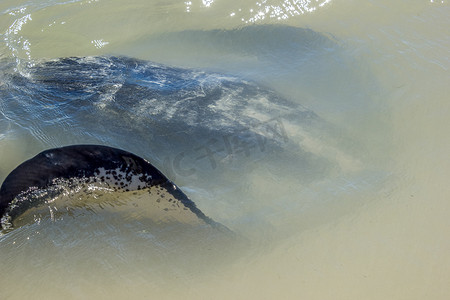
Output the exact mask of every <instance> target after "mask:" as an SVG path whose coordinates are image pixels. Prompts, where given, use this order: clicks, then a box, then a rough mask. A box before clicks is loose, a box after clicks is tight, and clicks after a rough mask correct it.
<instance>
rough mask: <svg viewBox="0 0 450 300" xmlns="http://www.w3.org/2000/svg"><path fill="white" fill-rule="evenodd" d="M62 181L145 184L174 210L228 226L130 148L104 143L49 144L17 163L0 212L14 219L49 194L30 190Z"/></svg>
mask: <svg viewBox="0 0 450 300" xmlns="http://www.w3.org/2000/svg"><path fill="white" fill-rule="evenodd" d="M61 182H70V183H71V184H72V185H73V184H75V185H80V184H94V185H103V187H107V188H109V189H112V190H115V191H116V190H121V191H127V192H128V191H134V190H141V189H142V190H145V189H147V190H148V191H149V193H155V194H157V197H156V198H155V197H153V198H152V201H156V202H158V203H160V202H161V201H163V202H165V204H167V203H170V207H171V210H173V209H176V210H178V211H181V212H182V213H183V214H186V215H187V214H193V215H194V216H195V218H197V219H198V220H199V221H200V222H201V223H205V224H208V225H211V226H213V227H215V228H222V229H225V227H224V226H222V225H220V224H218V223H216V222H214V221H212V220H211V219H210V218H208V217H207V216H205V215H204V214H203V213H202V212H201V211H200V210H199V209H198V208H197V207H196V206H195V204H194V202H192V201H191V200H189V198H188V197H187V196H186V195H185V194H184V193H183V192H182V191H181V190H180V189H179V188H178V187H177V186H176V185H175V184H174V183H173V182H171V181H170V180H169V179H168V178H167V177H166V176H164V175H163V174H162V173H161V172H160V171H159V170H157V169H156V168H155V167H154V166H152V165H151V164H150V163H149V162H148V161H146V160H144V159H142V158H141V157H139V156H137V155H134V154H132V153H130V152H127V151H124V150H120V149H116V148H111V147H107V146H101V145H73V146H66V147H62V148H55V149H50V150H46V151H44V152H41V153H39V154H38V155H36V156H35V157H33V158H31V159H29V160H27V161H25V162H24V163H22V164H21V165H19V166H18V167H17V168H16V169H14V170H13V171H12V172H11V173H10V174H9V175H8V177H7V178H6V179H5V181H4V182H3V184H2V186H1V189H0V216H5V217H4V219H3V220H2V221H3V223H5V222H7V223H10V222H12V221H13V219H14V218H15V217H17V216H18V215H20V214H22V213H24V212H25V211H26V210H27V209H28V208H30V207H32V206H36V205H38V204H40V203H39V202H40V201H42V200H44V199H45V198H43V197H32V196H31V197H30V195H32V194H35V193H37V192H41V191H43V190H48V189H51V188H52V186H56V185H58V184H61ZM52 196H54V195H52ZM36 199H37V200H36ZM166 210H168V209H166ZM162 211H163V210H162ZM3 225H4V224H3Z"/></svg>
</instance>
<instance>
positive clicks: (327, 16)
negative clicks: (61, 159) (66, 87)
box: [0, 0, 450, 299]
mask: <svg viewBox="0 0 450 300" xmlns="http://www.w3.org/2000/svg"><path fill="white" fill-rule="evenodd" d="M449 13H450V6H449V4H448V1H446V0H443V1H432V0H414V1H407V2H405V1H404V2H395V3H394V2H392V1H384V0H383V1H371V0H364V1H357V2H356V1H339V0H333V1H331V0H320V1H317V0H311V1H309V0H305V1H298V0H258V1H256V0H250V1H222V0H214V1H212V0H211V1H205V0H202V1H200V0H198V1H195V0H190V1H185V0H180V1H178V0H171V1H142V0H133V1H127V2H126V3H125V2H124V1H119V0H112V1H106V0H97V1H93V0H78V1H77V0H73V1H64V0H54V1H40V0H33V1H12V0H8V1H2V3H1V4H0V34H1V37H2V42H1V44H0V45H1V46H0V49H1V52H0V53H1V54H0V69H1V71H0V72H1V73H0V91H6V92H5V93H4V95H6V94H7V92H8V91H10V90H13V89H14V87H15V85H17V86H19V87H21V90H20V91H18V92H17V93H16V94H13V95H21V96H20V97H19V96H14V97H9V98H3V99H0V180H2V181H3V180H4V178H5V177H6V176H7V175H8V173H9V172H10V171H11V170H13V169H14V168H15V167H16V166H17V165H19V164H20V163H21V162H23V161H25V160H26V159H28V158H30V157H32V156H34V155H36V154H37V153H39V152H40V151H43V150H45V149H48V148H51V147H57V146H62V145H68V144H72V143H102V144H108V145H111V146H117V147H119V146H120V147H121V148H127V149H126V150H128V151H132V152H136V154H138V155H141V156H143V157H144V158H146V159H148V160H150V161H151V162H152V163H154V164H155V165H156V166H157V167H158V168H159V169H160V170H161V171H162V172H163V173H165V174H166V175H167V176H168V177H169V178H171V179H172V180H174V181H175V183H176V184H177V185H178V186H179V187H180V188H181V189H182V190H183V191H184V192H185V193H186V194H188V196H189V197H190V198H191V199H192V200H193V201H194V202H195V203H196V204H197V205H198V207H199V208H200V209H201V210H202V211H203V212H205V214H207V215H208V216H210V217H211V218H212V219H214V220H216V221H218V222H220V223H222V224H224V225H225V226H227V227H228V228H230V229H231V230H232V231H233V232H234V234H235V235H236V236H235V237H233V238H232V239H230V238H229V237H228V236H227V237H224V236H221V235H220V234H216V233H214V232H210V231H208V229H205V228H203V229H199V228H197V227H195V226H193V227H192V226H187V227H186V226H181V227H179V225H180V224H171V225H168V226H167V227H166V226H165V224H163V225H164V226H160V225H161V224H157V225H158V226H156V225H155V224H154V222H153V221H152V220H154V218H155V217H154V216H150V215H151V212H152V211H153V210H152V209H153V208H151V207H150V206H149V205H148V203H146V202H143V200H142V199H141V198H139V195H133V194H114V195H112V196H111V197H112V198H113V199H111V198H108V197H109V196H107V197H106V198H107V199H109V201H106V202H105V203H106V204H104V203H98V202H95V201H96V200H95V199H92V198H90V196H89V195H85V194H82V195H80V196H79V198H77V199H78V200H80V199H81V200H80V201H81V202H71V203H70V204H67V203H66V202H64V201H63V202H61V203H60V204H55V206H53V208H52V207H51V206H50V207H48V206H47V207H46V206H43V207H38V208H36V209H37V211H39V213H41V214H43V215H42V218H36V216H37V215H38V213H36V211H30V212H29V213H30V215H29V216H28V219H26V222H24V224H23V226H22V227H19V228H16V229H14V230H12V231H10V232H8V233H6V234H4V235H2V236H0V268H1V270H2V276H1V277H0V289H1V296H0V298H1V299H25V298H31V297H37V298H46V299H59V298H62V297H64V298H65V299H103V298H108V299H119V298H123V297H128V298H130V297H131V298H148V297H149V295H151V296H152V297H155V298H163V299H181V298H183V299H190V298H195V299H199V298H200V299H277V298H282V299H300V298H301V299H424V298H432V299H449V297H450V288H449V286H450V285H449V282H450V271H449V270H450V257H449V254H448V253H450V239H449V238H448V229H449V228H450V221H449V218H448V212H449V211H450V205H449V203H448V201H447V200H448V197H449V196H450V189H449V187H448V186H449V185H448V178H449V175H450V172H449V170H450V160H449V159H448V153H450V143H449V139H448V129H449V128H450V123H449V121H448V113H449V112H450V107H449V104H448V101H447V100H448V95H449V92H450V90H449V87H448V81H449V79H450V78H449V75H448V71H449V68H450V62H449V59H448V49H449V48H450V39H449V36H450V35H449V31H448V28H450V26H449V25H450V24H449V18H448V16H449ZM109 55H112V56H118V57H122V56H126V57H132V58H137V59H143V60H146V61H152V62H155V63H156V64H165V65H168V66H171V67H174V68H188V69H189V70H192V72H191V73H186V74H189V76H192V77H195V76H196V78H200V79H199V82H200V86H201V87H207V86H208V85H207V84H211V82H212V81H210V82H208V80H211V79H214V80H215V82H219V81H220V80H222V81H223V82H227V84H231V83H230V82H234V80H238V79H239V80H242V82H245V83H246V84H247V85H246V87H247V88H249V87H253V86H258V88H254V89H255V90H257V91H258V93H259V94H257V95H259V96H258V97H256V96H255V97H254V98H248V99H246V100H248V101H249V102H248V103H247V105H248V106H247V107H246V108H247V109H246V110H245V109H244V110H242V112H244V113H245V114H246V116H252V117H254V118H259V120H267V119H268V118H267V116H270V114H271V113H274V112H275V111H276V112H280V111H283V109H285V107H284V106H282V105H281V106H277V107H275V106H273V105H274V104H273V103H270V102H268V101H267V99H268V98H269V96H270V97H272V95H275V94H276V95H279V96H278V97H279V98H276V99H277V101H281V100H279V99H286V101H289V102H291V103H295V104H296V105H301V108H295V109H291V112H300V111H301V112H303V113H304V112H305V111H307V110H311V111H312V112H314V115H315V116H317V119H318V120H319V121H317V122H316V121H314V120H316V119H314V118H312V119H311V120H310V121H304V120H298V119H296V118H288V117H286V115H283V117H282V118H279V119H276V118H273V119H269V120H271V121H270V122H272V123H270V122H268V123H264V124H266V125H267V126H268V127H266V128H269V130H272V131H270V132H271V137H273V139H274V140H275V142H274V145H275V146H277V147H275V146H273V145H272V144H270V141H269V143H268V144H261V143H260V144H257V143H256V144H255V147H254V148H252V151H247V152H246V149H240V150H241V151H240V152H236V151H234V150H235V148H229V149H232V150H233V153H232V154H233V155H231V154H230V155H222V156H220V158H219V157H218V156H215V157H214V158H212V156H207V154H208V153H206V154H205V152H200V151H204V150H205V149H207V150H208V149H209V148H205V147H204V145H203V144H195V143H194V142H197V140H198V136H201V134H200V133H201V132H202V131H190V132H191V133H192V132H194V133H195V135H194V134H192V135H191V137H190V139H189V138H184V139H181V138H180V139H178V137H179V136H176V135H175V133H176V134H179V132H183V130H186V132H189V130H191V129H192V128H185V127H186V124H188V119H187V118H186V119H185V120H182V121H183V122H185V123H182V124H184V126H185V127H183V125H180V124H178V123H176V124H175V123H174V127H171V128H173V129H174V130H173V131H176V132H175V133H174V132H171V131H170V130H169V131H164V130H162V129H161V130H160V129H159V127H158V126H159V125H161V122H162V121H161V120H162V119H160V120H157V122H153V120H152V119H151V118H152V117H154V116H157V112H156V111H149V110H148V107H151V106H149V105H151V104H152V103H153V102H157V101H156V100H155V99H153V100H152V99H149V101H143V100H145V99H127V98H124V99H125V100H127V101H129V102H126V103H125V104H122V103H118V101H119V100H118V98H117V97H118V95H122V97H125V96H126V91H122V94H120V92H121V89H122V88H123V86H124V80H123V78H122V77H123V76H124V75H123V74H125V73H126V72H125V71H124V73H120V72H119V73H117V72H116V69H114V66H115V65H114V63H111V65H110V66H111V67H110V68H103V67H104V66H105V65H106V66H107V63H108V62H107V63H106V64H104V65H101V68H99V69H98V70H97V71H96V72H97V73H95V72H94V70H84V71H85V72H84V73H82V74H83V76H85V77H86V78H91V77H92V78H93V80H94V79H95V76H99V77H101V76H104V77H106V78H107V79H105V80H108V76H113V75H114V74H116V75H117V74H120V76H118V77H117V78H116V77H113V78H109V79H111V84H110V85H108V88H109V89H107V90H105V92H104V93H103V94H102V95H100V96H101V97H99V98H95V99H96V100H98V101H99V102H98V103H97V102H96V103H89V102H83V105H81V104H79V103H78V102H77V101H76V97H75V95H77V94H76V93H75V92H80V95H81V93H82V92H86V91H81V90H76V89H75V90H76V91H75V92H74V93H73V94H71V95H72V96H73V97H74V98H73V99H75V100H70V101H69V99H67V100H66V99H59V100H58V101H59V102H58V101H56V100H55V99H57V98H52V97H51V96H48V95H55V94H52V87H51V86H43V85H39V82H40V81H39V80H43V78H44V77H45V76H51V74H50V75H49V74H41V75H40V76H41V78H39V77H36V76H37V75H36V74H37V73H36V72H35V70H40V69H39V68H40V67H42V62H43V61H47V60H50V59H56V58H64V57H73V56H75V57H83V56H96V57H97V56H109ZM98 61H99V59H96V58H87V59H86V62H87V63H94V64H95V63H97V62H98ZM136 65H138V63H136ZM36 68H37V69H36ZM126 70H128V69H126ZM174 70H179V69H174ZM47 72H48V71H47ZM114 72H116V73H114ZM180 72H181V71H180ZM202 72H206V73H202ZM50 73H51V72H50ZM80 74H81V73H80ZM86 74H87V75H86ZM127 74H128V73H127ZM205 74H206V75H205ZM208 74H214V75H208ZM94 75H95V76H94ZM89 76H91V77H89ZM121 76H122V77H121ZM127 76H128V75H127ZM135 76H136V77H134V78H135V82H134V83H136V85H138V84H141V85H146V86H152V84H153V85H154V86H157V85H158V83H159V84H161V82H162V81H157V80H155V79H149V78H145V77H142V78H141V77H138V75H135ZM202 76H203V77H202ZM48 78H50V77H48ZM83 78H84V77H83ZM102 78H103V77H102ZM205 78H206V79H205ZM236 78H237V79H236ZM44 79H45V78H44ZM203 79H204V80H203ZM207 79H208V80H207ZM52 80H53V79H52ZM102 80H103V79H102ZM152 80H153V81H152ZM202 80H203V81H202ZM226 80H228V81H226ZM46 82H51V80H50V79H49V80H48V81H46ZM54 82H55V84H56V82H57V81H56V80H55V81H54ZM102 82H103V81H102ZM72 83H73V84H76V82H72ZM34 84H36V85H34ZM108 84H109V82H108ZM201 84H204V85H203V86H202V85H201ZM252 84H254V85H252ZM105 86H107V85H106V84H105ZM167 86H170V84H168V85H167ZM193 86H194V84H192V83H190V84H189V82H188V83H186V85H185V86H184V88H185V89H186V91H188V92H189V91H191V90H190V89H193ZM22 87H23V90H22ZM160 87H161V90H163V88H164V87H165V85H164V84H163V85H160ZM217 87H218V89H221V91H222V92H223V91H224V90H226V89H225V88H226V87H225V86H224V85H217ZM96 88H97V86H95V84H94V85H93V87H92V89H93V90H95V89H96ZM193 90H194V91H195V93H196V94H195V93H194V94H192V95H193V96H191V94H188V93H187V92H186V93H187V94H188V96H189V97H191V98H195V97H200V96H201V92H198V91H197V90H195V89H193ZM212 91H216V90H214V89H212ZM272 91H273V92H272ZM19 92H20V93H19ZM203 92H205V91H203ZM226 92H227V93H229V94H227V95H234V97H237V96H236V95H238V96H239V95H241V94H239V92H241V91H238V89H236V90H235V91H232V92H230V91H229V90H226ZM233 92H234V94H233ZM27 93H32V94H27ZM33 93H35V94H33ZM161 93H162V92H161ZM205 93H206V92H205ZM2 95H3V94H2ZM8 95H9V94H8ZM56 95H57V94H56ZM124 95H125V96H124ZM177 95H180V93H179V94H177ZM199 95H200V96H199ZM211 95H213V96H214V95H216V94H214V93H213V92H211ZM243 95H245V94H243ZM27 99H31V100H27ZM32 99H37V100H36V101H37V102H33V101H32ZM87 99H91V98H87ZM219 99H220V101H217V102H216V103H214V105H215V106H214V105H211V107H212V106H214V108H215V109H219V108H220V109H222V110H221V112H222V113H223V115H225V117H226V118H224V119H223V120H234V121H236V123H232V124H238V123H239V122H241V123H239V124H240V126H242V128H244V127H245V126H247V127H245V128H246V130H247V131H245V130H244V131H242V128H241V127H239V130H240V131H239V130H236V131H232V132H231V134H230V133H229V132H226V133H222V134H217V132H218V131H217V130H216V128H213V124H216V123H214V122H213V121H219V120H222V119H217V118H216V119H213V120H206V121H205V120H204V121H205V122H204V123H201V122H199V123H198V124H202V126H204V127H202V128H206V129H207V130H205V131H204V132H205V135H206V136H205V140H206V142H207V143H210V144H211V143H212V141H216V142H217V141H218V142H217V143H216V144H215V145H218V144H219V146H221V147H222V148H224V149H228V148H226V147H231V146H230V145H232V146H233V147H234V146H235V144H232V143H231V142H233V141H234V140H233V139H235V140H239V138H242V136H244V135H245V134H248V131H249V130H250V131H251V130H253V131H256V130H260V128H259V127H258V126H259V125H253V127H251V126H249V123H246V120H244V119H243V118H241V117H242V114H243V113H241V110H239V113H237V112H236V111H237V109H238V108H239V106H238V105H235V106H233V105H231V104H230V102H227V101H228V100H227V99H228V98H219ZM230 99H232V97H231V96H230ZM234 99H237V98H234ZM239 99H241V98H239ZM27 101H30V102H29V103H27ZM115 101H116V102H115ZM152 101H153V102H152ZM241 101H243V100H242V99H241ZM283 101H284V100H283ZM74 103H77V104H74ZM117 103H118V104H117ZM281 103H284V102H281ZM116 104H117V105H116ZM138 104H139V105H138ZM219 104H220V105H219ZM114 105H116V106H114ZM264 105H266V106H264ZM267 105H269V106H267ZM270 105H272V106H270ZM283 105H284V104H283ZM158 107H162V108H163V109H162V110H163V113H166V116H167V118H168V116H169V115H170V113H171V112H173V111H175V110H171V108H168V107H167V106H158ZM283 107H284V108H283ZM266 108H268V109H266ZM227 109H228V110H227ZM229 110H231V111H229ZM93 112H98V114H93ZM152 113H153V114H152ZM160 115H161V114H160ZM160 115H159V116H160ZM299 115H300V114H299ZM304 115H308V114H307V113H305V114H302V116H304ZM239 118H241V119H239ZM299 119H301V118H299ZM238 121H239V122H238ZM152 122H153V123H152ZM198 124H193V125H194V126H191V127H195V125H198ZM205 124H206V125H205ZM217 124H218V123H217ZM191 125H192V124H191ZM180 126H181V127H180ZM208 126H209V127H208ZM214 126H215V125H214ZM130 128H131V129H130ZM153 128H156V129H155V130H154V131H152V129H153ZM195 128H196V127H195ZM217 128H221V129H222V130H224V128H225V126H222V127H220V126H217ZM175 129H176V130H175ZM213 129H214V130H213ZM158 130H160V131H158ZM199 132H200V133H199ZM180 136H181V135H180ZM228 137H231V139H230V140H227V138H228ZM186 141H192V143H193V144H192V145H185V144H186ZM230 141H231V142H230ZM166 143H168V145H166ZM227 143H228V144H227ZM271 145H272V146H273V147H272V148H270V146H271ZM174 147H175V148H174ZM202 147H203V148H202ZM199 149H200V150H199ZM217 149H218V148H217ZM269 149H272V150H271V151H269ZM273 149H274V150H273ZM223 153H226V150H222V152H221V154H223ZM199 157H200V158H199ZM114 197H119V198H120V199H119V200H117V199H116V198H114ZM63 200H64V199H63ZM66 200H67V199H66ZM78 200H77V201H78ZM116 200H117V201H116ZM58 203H59V202H58ZM86 203H89V204H86ZM58 205H59V206H58ZM68 207H70V208H73V210H72V213H74V214H71V213H69V211H71V210H70V209H69V210H66V211H65V209H67V208H68ZM55 208H57V209H59V211H60V214H58V216H59V218H55V217H54V216H55V215H54V214H53V213H54V212H55V211H56V210H55ZM139 208H140V209H139ZM188 223H189V222H188Z"/></svg>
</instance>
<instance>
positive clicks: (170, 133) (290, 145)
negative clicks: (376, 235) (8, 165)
mask: <svg viewBox="0 0 450 300" xmlns="http://www.w3.org/2000/svg"><path fill="white" fill-rule="evenodd" d="M2 71H3V74H2V76H3V78H2V83H3V84H2V85H1V86H0V99H1V106H0V107H1V111H0V113H1V115H0V117H1V120H0V121H1V122H2V123H3V124H7V127H8V131H7V132H5V133H4V134H5V135H8V134H14V135H15V136H16V137H17V136H20V137H21V138H22V139H23V140H24V141H26V147H27V148H28V147H29V148H43V149H45V148H52V147H60V146H65V145H67V144H104V145H108V146H112V147H117V148H122V149H127V150H129V151H132V152H133V153H136V154H137V155H139V156H141V157H143V158H144V159H147V160H149V161H151V162H152V164H154V165H155V166H156V167H157V168H158V169H160V170H161V171H162V172H163V173H165V174H166V175H167V176H168V177H169V178H170V179H172V180H175V181H176V182H179V183H181V184H182V185H184V186H188V187H187V188H186V191H187V192H188V193H190V197H191V198H193V200H194V201H195V202H197V201H196V198H198V199H200V200H199V201H201V203H202V205H206V207H209V208H208V209H209V211H208V214H210V212H211V208H213V207H219V206H220V207H221V210H223V212H222V213H224V214H225V215H230V214H231V213H232V211H236V208H237V207H238V206H236V205H240V203H242V199H239V197H236V196H237V194H233V192H231V193H229V192H228V191H226V192H223V189H224V187H225V188H227V187H229V186H233V184H236V186H242V185H246V184H248V182H250V180H251V179H250V178H251V175H252V171H253V170H255V169H258V168H259V169H261V168H262V169H263V170H264V169H268V170H269V171H270V173H271V174H275V175H280V177H279V178H281V180H284V179H289V180H294V182H295V183H296V184H298V186H299V187H300V186H301V184H304V183H308V182H311V181H314V180H318V179H321V178H323V176H324V175H325V174H328V173H329V172H333V170H334V171H336V170H338V169H340V168H345V167H346V165H347V164H348V162H349V160H350V159H349V158H348V157H346V155H344V154H343V152H342V151H340V150H339V148H338V147H337V145H336V144H333V138H332V137H333V134H334V133H336V132H333V129H332V127H331V126H329V125H327V124H326V123H325V122H324V121H323V120H321V119H320V118H319V117H318V116H317V115H316V114H315V113H314V112H312V111H310V110H308V109H306V108H304V107H302V106H301V105H299V104H295V103H292V102H290V101H288V100H286V99H284V98H283V97H281V96H279V95H278V94H277V93H275V92H274V91H272V90H270V89H267V88H264V87H261V86H259V85H257V84H255V83H253V82H249V81H246V80H243V79H241V78H237V77H233V76H229V75H224V74H217V73H208V72H204V71H199V70H191V69H181V68H174V67H169V66H165V65H160V64H155V63H152V62H147V61H143V60H137V59H132V58H126V57H73V58H62V59H55V60H46V61H40V62H36V63H34V64H33V65H31V66H29V67H28V68H27V69H26V71H24V70H22V71H21V72H19V71H18V70H17V69H15V67H14V63H13V62H9V63H8V62H3V64H2ZM5 126H6V125H5ZM325 137H327V139H325ZM325 140H326V143H325V142H324V141H325ZM33 154H34V153H33ZM2 175H3V176H4V174H2ZM272 176H273V175H272ZM189 186H194V187H195V188H194V189H192V188H189ZM204 191H206V192H204ZM215 193H216V194H215ZM217 193H219V195H220V194H221V193H223V194H224V195H225V196H224V197H228V199H224V198H221V197H220V196H219V197H217V199H218V200H217V201H218V203H215V202H214V201H212V200H211V198H212V195H217ZM214 198H216V197H214ZM230 198H231V199H230ZM206 200H208V202H205V201H206ZM214 200H215V199H214ZM202 201H203V202H202ZM225 201H226V202H225ZM217 204H220V205H217ZM246 205H247V204H246ZM239 214H240V215H241V216H244V217H245V211H244V210H239V212H236V215H239ZM219 215H220V214H219Z"/></svg>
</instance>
